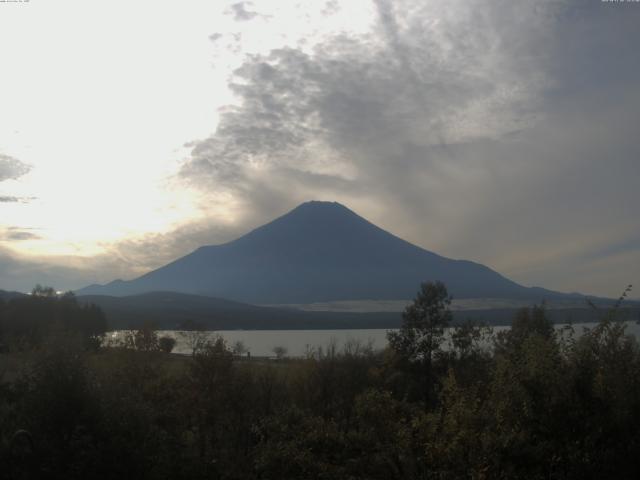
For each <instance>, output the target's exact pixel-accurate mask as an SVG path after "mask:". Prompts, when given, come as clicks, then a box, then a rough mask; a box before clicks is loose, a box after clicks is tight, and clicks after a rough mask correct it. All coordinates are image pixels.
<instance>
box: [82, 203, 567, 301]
mask: <svg viewBox="0 0 640 480" xmlns="http://www.w3.org/2000/svg"><path fill="white" fill-rule="evenodd" d="M427 280H441V281H443V282H444V283H445V284H446V285H447V287H448V288H449V290H450V292H451V293H452V294H453V295H454V297H456V298H513V299H525V300H530V301H532V302H539V301H541V300H543V299H557V298H575V297H579V296H576V295H569V294H562V293H558V292H553V291H550V290H545V289H542V288H535V287H534V288H527V287H524V286H522V285H519V284H517V283H515V282H513V281H511V280H509V279H507V278H505V277H504V276H502V275H500V274H499V273H497V272H495V271H493V270H491V269H490V268H488V267H486V266H484V265H481V264H478V263H475V262H471V261H467V260H453V259H449V258H446V257H442V256H440V255H437V254H435V253H433V252H430V251H428V250H425V249H423V248H420V247H418V246H416V245H413V244H411V243H409V242H406V241H405V240H402V239H400V238H398V237H396V236H395V235H392V234H391V233H389V232H386V231H385V230H382V229H381V228H379V227H377V226H375V225H373V224H372V223H370V222H368V221H367V220H365V219H364V218H362V217H360V216H359V215H357V214H356V213H354V212H353V211H351V210H349V209H348V208H346V207H345V206H343V205H341V204H339V203H336V202H319V201H311V202H307V203H303V204H302V205H300V206H298V207H296V208H295V209H293V210H292V211H290V212H289V213H287V214H285V215H283V216H281V217H279V218H277V219H275V220H273V221H272V222H270V223H267V224H266V225H263V226H261V227H259V228H256V229H255V230H253V231H251V232H249V233H247V234H246V235H244V236H242V237H240V238H238V239H236V240H233V241H231V242H229V243H225V244H222V245H212V246H203V247H200V248H198V249H197V250H195V251H194V252H192V253H190V254H188V255H186V256H184V257H182V258H179V259H177V260H175V261H174V262H171V263H169V264H168V265H165V266H164V267H161V268H158V269H156V270H153V271H151V272H149V273H147V274H145V275H143V276H141V277H139V278H136V279H134V280H130V281H122V280H117V281H114V282H111V283H110V284H107V285H104V286H97V285H92V286H90V287H86V288H83V289H81V290H79V291H78V292H77V293H78V294H79V295H90V294H92V295H93V294H98V295H113V296H123V295H134V294H140V293H145V292H152V291H173V292H182V293H189V294H196V295H205V296H213V297H218V298H226V299H231V300H236V301H241V302H248V303H260V304H271V303H277V304H286V303H311V302H326V301H339V300H357V299H377V300H394V299H410V298H413V296H414V295H415V292H416V291H417V289H418V286H419V284H420V282H423V281H427Z"/></svg>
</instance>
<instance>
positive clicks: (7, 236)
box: [0, 0, 640, 297]
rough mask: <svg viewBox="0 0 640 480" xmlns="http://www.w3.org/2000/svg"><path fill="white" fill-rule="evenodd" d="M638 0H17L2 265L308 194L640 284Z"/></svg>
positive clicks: (578, 273) (549, 269) (102, 259)
mask: <svg viewBox="0 0 640 480" xmlns="http://www.w3.org/2000/svg"><path fill="white" fill-rule="evenodd" d="M638 25H640V3H638V2H602V1H600V0H597V1H591V0H579V1H578V0H577V1H560V0H558V1H543V0H539V1H534V2H532V1H527V0H522V1H509V2H503V1H498V0H495V1H490V0H450V1H447V2H441V1H431V0H416V1H413V0H398V1H394V0H370V1H360V0H349V1H337V0H322V1H304V2H296V1H286V0H282V1H278V2H274V1H253V2H248V1H241V2H237V1H230V2H223V1H216V2H211V1H199V0H183V1H181V2H155V1H143V0H139V1H136V2H129V1H127V2H125V1H124V0H110V1H104V0H102V1H97V0H48V1H44V0H30V1H23V2H0V65H2V74H1V75H0V289H6V290H21V291H28V290H30V289H31V288H32V287H33V286H34V285H35V284H36V283H43V284H47V285H52V286H54V287H55V288H57V289H60V290H66V289H72V288H79V287H82V286H85V285H88V284H91V283H104V282H108V281H111V280H113V279H116V278H122V279H131V278H134V277H136V276H138V275H140V274H142V273H145V272H147V271H149V270H151V269H154V268H157V267H159V266H161V265H164V264H166V263H168V262H169V261H171V260H174V259H176V258H178V257H180V256H182V255H185V254H187V253H189V252H191V251H192V250H194V249H195V248H197V247H199V246H201V245H212V244H218V243H224V242H226V241H230V240H232V239H234V238H237V237H238V236H240V235H242V234H243V233H246V232H247V231H249V230H251V229H253V228H255V227H257V226H259V225H261V224H264V223H266V222H268V221H270V220H272V219H273V218H275V217H277V216H279V215H282V214H284V213H286V212H287V211H288V210H291V209H292V208H294V207H295V206H297V205H298V204H299V203H302V202H304V201H308V200H312V199H316V200H330V201H338V202H340V203H343V204H344V205H346V206H347V207H349V208H351V209H352V210H354V211H355V212H357V213H358V214H360V215H362V216H364V217H365V218H367V219H368V220H370V221H372V222H373V223H375V224H376V225H378V226H380V227H382V228H384V229H386V230H388V231H391V232H392V233H394V234H396V235H398V236H400V237H402V238H404V239H406V240H408V241H411V242H412V243H415V244H417V245H419V246H421V247H423V248H426V249H428V250H430V251H434V252H436V253H439V254H441V255H444V256H447V257H451V258H461V259H469V260H473V261H476V262H479V263H483V264H485V265H487V266H489V267H491V268H493V269H495V270H497V271H499V272H500V273H502V274H503V275H505V276H507V277H509V278H511V279H512V280H515V281H517V282H519V283H521V284H523V285H527V286H544V287H546V288H550V289H555V290H559V291H565V292H574V291H577V292H582V293H586V294H593V295H602V296H618V294H620V293H621V292H622V290H623V289H624V288H625V287H626V286H627V285H628V284H633V283H637V284H638V288H639V290H638V291H637V292H634V293H632V296H634V297H640V295H639V294H638V292H640V282H639V280H640V221H638V213H637V210H638V190H639V188H638V187H640V155H639V154H640V142H638V131H639V130H638V123H639V122H638V120H639V117H640V113H639V112H640V55H638V53H637V46H638V44H640V29H638V28H637V27H638Z"/></svg>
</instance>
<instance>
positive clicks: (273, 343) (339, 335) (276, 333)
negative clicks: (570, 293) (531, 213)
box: [108, 322, 640, 357]
mask: <svg viewBox="0 0 640 480" xmlns="http://www.w3.org/2000/svg"><path fill="white" fill-rule="evenodd" d="M625 324H626V325H627V333H629V334H632V335H635V336H636V338H639V339H640V325H638V324H637V323H636V322H625ZM595 325H596V324H595V323H575V324H573V325H572V326H573V329H574V330H575V332H576V334H579V333H581V332H583V329H584V328H593V327H594V326H595ZM563 327H564V325H556V329H558V330H559V329H562V328H563ZM492 328H493V331H494V333H495V332H499V331H501V330H505V329H508V328H510V327H508V326H498V327H492ZM387 331H388V330H386V329H369V330H367V329H362V330H347V329H345V330H220V331H215V332H205V333H206V335H207V336H208V337H209V338H212V339H213V338H215V336H216V335H222V337H223V338H224V339H225V340H226V341H227V343H228V345H229V346H233V344H234V343H235V342H238V341H241V342H242V343H243V344H244V346H245V347H246V348H247V349H248V350H249V351H250V352H251V355H253V356H258V357H274V356H275V354H274V353H273V348H274V347H284V348H285V349H286V350H287V354H286V355H287V356H290V357H304V356H305V355H306V354H307V352H308V351H309V350H310V349H313V348H316V349H317V347H322V348H326V347H327V346H328V345H329V344H331V343H332V342H334V343H336V345H337V347H338V349H341V348H342V347H343V346H344V345H345V344H346V343H347V342H349V341H359V342H361V343H363V344H367V343H371V345H372V347H373V348H374V349H376V350H380V349H383V348H385V347H386V345H387V338H386V335H387ZM125 333H126V331H125V330H118V331H113V332H109V333H108V337H109V338H111V339H113V340H117V339H120V338H123V336H124V335H125ZM158 334H159V336H170V337H173V338H175V339H176V341H177V344H176V347H175V349H174V350H173V352H174V353H178V354H189V353H191V350H190V348H189V346H188V344H187V342H186V340H185V337H184V335H181V332H180V331H177V330H165V331H161V332H158Z"/></svg>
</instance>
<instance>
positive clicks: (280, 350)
mask: <svg viewBox="0 0 640 480" xmlns="http://www.w3.org/2000/svg"><path fill="white" fill-rule="evenodd" d="M271 351H272V352H273V353H274V354H275V355H276V359H278V360H282V359H283V358H284V356H285V355H286V354H287V347H283V346H281V345H278V346H277V347H273V348H272V349H271Z"/></svg>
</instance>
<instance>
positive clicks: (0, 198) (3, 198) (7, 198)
mask: <svg viewBox="0 0 640 480" xmlns="http://www.w3.org/2000/svg"><path fill="white" fill-rule="evenodd" d="M34 199H35V197H14V196H11V195H0V203H28V202H30V201H32V200H34Z"/></svg>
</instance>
